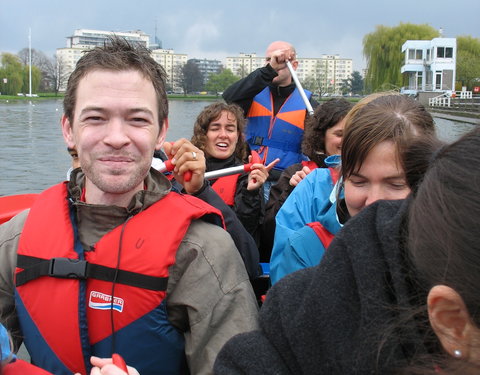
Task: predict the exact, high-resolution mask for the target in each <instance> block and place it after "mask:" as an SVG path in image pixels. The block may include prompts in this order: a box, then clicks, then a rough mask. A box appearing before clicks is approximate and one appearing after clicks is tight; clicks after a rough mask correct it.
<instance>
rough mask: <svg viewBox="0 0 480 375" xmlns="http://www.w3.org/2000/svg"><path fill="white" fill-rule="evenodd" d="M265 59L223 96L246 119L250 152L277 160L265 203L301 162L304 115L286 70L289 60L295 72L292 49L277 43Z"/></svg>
mask: <svg viewBox="0 0 480 375" xmlns="http://www.w3.org/2000/svg"><path fill="white" fill-rule="evenodd" d="M265 56H266V57H265V63H266V65H265V66H264V67H262V68H259V69H256V70H255V71H253V72H252V73H250V74H249V75H248V76H246V77H245V78H243V79H241V80H239V81H237V82H235V83H234V84H233V85H231V86H230V87H229V88H227V89H226V90H225V91H224V93H223V95H222V96H223V98H224V99H225V101H226V102H227V103H236V104H238V105H239V106H240V107H242V108H243V110H244V112H245V115H246V116H247V118H248V124H247V130H246V141H247V143H248V145H249V147H250V149H252V150H255V151H257V152H258V153H259V154H260V156H261V157H262V158H263V157H264V155H266V161H265V164H267V165H268V164H269V163H270V162H272V161H273V160H275V159H276V158H280V162H279V163H278V164H277V165H276V166H275V167H274V169H272V171H271V172H270V174H269V179H268V181H267V182H266V183H265V184H264V191H265V200H268V193H269V191H270V186H271V184H272V183H274V182H275V181H277V180H278V178H279V177H280V174H281V172H282V171H283V170H284V169H285V168H287V167H288V166H289V165H292V164H295V163H300V162H301V161H302V160H303V157H302V151H301V143H302V137H303V130H304V121H305V116H306V114H307V112H306V106H305V103H304V102H303V100H302V98H301V96H300V92H299V91H298V89H297V88H296V86H295V83H294V82H293V79H292V76H291V74H290V71H289V70H288V68H287V66H286V61H287V60H290V61H291V64H292V67H293V69H295V70H296V69H297V67H298V61H297V60H296V52H295V48H294V47H293V46H292V45H291V44H290V43H288V42H284V41H276V42H273V43H271V44H270V45H269V46H268V48H267V51H266V53H265ZM305 94H306V96H307V97H308V98H309V99H310V101H311V102H312V106H313V107H316V105H317V103H316V102H315V101H314V100H311V93H310V92H309V91H307V90H305Z"/></svg>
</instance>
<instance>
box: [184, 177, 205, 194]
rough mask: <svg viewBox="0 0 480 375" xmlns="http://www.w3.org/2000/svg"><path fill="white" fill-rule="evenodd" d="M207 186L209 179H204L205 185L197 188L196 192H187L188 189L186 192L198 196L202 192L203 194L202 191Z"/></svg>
mask: <svg viewBox="0 0 480 375" xmlns="http://www.w3.org/2000/svg"><path fill="white" fill-rule="evenodd" d="M207 186H208V181H207V180H203V185H202V186H201V187H200V189H198V190H196V191H194V192H187V191H186V193H187V194H189V195H192V196H194V197H197V196H199V195H200V194H202V193H203V192H204V191H205V189H206V188H207Z"/></svg>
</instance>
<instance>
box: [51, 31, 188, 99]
mask: <svg viewBox="0 0 480 375" xmlns="http://www.w3.org/2000/svg"><path fill="white" fill-rule="evenodd" d="M114 34H115V35H117V36H120V37H123V38H125V39H126V40H128V41H130V42H133V43H140V44H142V45H144V46H145V47H147V48H151V47H153V46H150V37H149V36H148V35H147V34H145V33H144V32H143V31H140V30H136V31H129V32H117V31H115V32H114V31H103V30H88V29H78V30H75V31H74V33H73V35H72V36H69V37H67V46H66V47H65V48H57V51H56V55H57V62H58V64H61V67H60V69H61V71H62V75H66V76H69V75H70V74H71V73H72V72H73V70H74V69H75V65H76V64H77V61H78V60H79V59H80V57H81V56H82V54H83V52H84V51H85V50H88V49H91V48H94V47H95V46H99V45H103V43H104V42H105V41H106V40H107V38H108V37H110V36H112V35H114ZM152 57H153V58H154V59H155V61H156V62H158V63H159V64H161V65H162V66H163V68H164V69H165V71H166V73H167V82H166V83H167V85H168V86H169V87H170V88H171V89H172V90H176V89H178V88H177V87H176V78H177V74H178V66H182V65H183V64H185V63H186V62H187V55H186V54H178V53H175V52H174V51H173V50H171V49H153V50H152ZM66 84H67V82H66V81H65V82H64V83H63V85H62V87H61V88H60V91H65V89H66Z"/></svg>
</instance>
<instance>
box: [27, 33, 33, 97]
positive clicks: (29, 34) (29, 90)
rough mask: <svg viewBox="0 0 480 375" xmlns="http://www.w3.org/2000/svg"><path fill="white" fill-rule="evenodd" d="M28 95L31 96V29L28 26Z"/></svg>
mask: <svg viewBox="0 0 480 375" xmlns="http://www.w3.org/2000/svg"><path fill="white" fill-rule="evenodd" d="M28 65H29V69H28V96H29V97H32V29H31V28H28Z"/></svg>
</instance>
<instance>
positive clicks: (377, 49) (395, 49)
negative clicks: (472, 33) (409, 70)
mask: <svg viewBox="0 0 480 375" xmlns="http://www.w3.org/2000/svg"><path fill="white" fill-rule="evenodd" d="M438 35H439V34H438V31H437V30H436V29H434V28H433V27H431V26H429V25H414V24H411V23H400V25H398V26H395V27H388V26H383V25H379V26H377V27H376V29H375V31H374V32H372V33H370V34H367V35H365V37H364V38H363V55H364V56H365V59H366V61H367V73H366V75H365V87H366V88H367V90H368V91H378V90H383V89H386V88H388V89H392V88H398V87H400V86H402V81H403V79H402V74H401V73H400V68H401V67H402V65H403V63H404V55H403V53H402V45H403V43H405V42H406V41H407V40H431V39H433V38H435V37H437V36H438Z"/></svg>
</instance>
